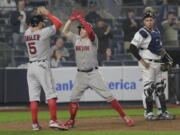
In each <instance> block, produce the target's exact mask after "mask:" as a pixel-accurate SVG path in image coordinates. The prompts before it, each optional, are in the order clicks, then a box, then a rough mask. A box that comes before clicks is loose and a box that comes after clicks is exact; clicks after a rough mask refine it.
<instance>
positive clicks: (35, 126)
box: [32, 123, 42, 131]
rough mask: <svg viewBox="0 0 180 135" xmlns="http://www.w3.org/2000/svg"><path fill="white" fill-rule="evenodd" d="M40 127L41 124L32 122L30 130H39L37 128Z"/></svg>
mask: <svg viewBox="0 0 180 135" xmlns="http://www.w3.org/2000/svg"><path fill="white" fill-rule="evenodd" d="M41 129H42V128H41V126H40V125H39V124H38V123H34V124H32V130H33V131H39V130H41Z"/></svg>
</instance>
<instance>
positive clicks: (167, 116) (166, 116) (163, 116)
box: [158, 111, 176, 120]
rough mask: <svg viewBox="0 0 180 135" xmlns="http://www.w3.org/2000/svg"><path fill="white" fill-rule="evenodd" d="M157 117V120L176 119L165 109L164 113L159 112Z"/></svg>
mask: <svg viewBox="0 0 180 135" xmlns="http://www.w3.org/2000/svg"><path fill="white" fill-rule="evenodd" d="M158 119H159V120H174V119H176V115H172V114H170V113H168V112H167V111H166V112H164V113H161V114H159V115H158Z"/></svg>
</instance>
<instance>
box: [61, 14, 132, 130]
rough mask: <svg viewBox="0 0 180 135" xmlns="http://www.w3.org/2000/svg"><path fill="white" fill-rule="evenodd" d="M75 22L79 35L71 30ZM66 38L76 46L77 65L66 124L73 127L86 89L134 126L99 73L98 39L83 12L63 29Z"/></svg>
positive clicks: (72, 18) (73, 15) (69, 21)
mask: <svg viewBox="0 0 180 135" xmlns="http://www.w3.org/2000/svg"><path fill="white" fill-rule="evenodd" d="M74 20H79V22H80V23H81V26H78V29H79V35H77V34H74V33H72V32H71V31H70V30H69V29H70V26H71V24H72V22H73V21H74ZM63 33H64V34H65V36H66V37H67V38H68V39H69V40H71V41H72V42H73V44H74V49H75V57H76V64H77V67H78V69H77V71H78V72H77V75H76V77H75V83H74V88H73V91H72V93H71V98H70V103H69V107H70V115H71V117H70V119H69V120H68V121H67V122H66V123H65V125H66V126H68V127H73V126H74V124H75V117H76V114H77V111H78V108H79V104H78V102H79V100H80V98H81V96H82V94H83V93H84V92H85V90H86V89H88V88H92V89H93V90H95V91H96V92H97V93H98V94H99V95H100V96H101V97H103V98H104V99H106V101H107V102H109V103H111V105H112V107H113V108H114V109H115V110H116V111H117V112H118V113H119V114H120V116H121V117H122V119H123V120H124V121H125V123H126V124H127V125H128V126H132V125H133V121H132V120H131V119H130V118H129V117H128V116H127V115H126V114H125V113H124V111H123V108H122V107H121V106H120V104H119V102H118V101H117V100H116V99H115V98H114V96H113V95H112V94H111V93H110V91H109V90H108V88H107V86H106V84H105V82H104V80H103V79H102V77H101V75H100V73H99V72H98V61H97V49H98V39H97V36H96V35H95V33H94V31H93V29H92V27H91V25H90V24H89V23H87V22H86V21H85V20H84V18H83V13H82V12H81V11H74V12H73V13H72V15H71V16H70V18H69V20H68V21H67V23H66V24H65V27H64V29H63Z"/></svg>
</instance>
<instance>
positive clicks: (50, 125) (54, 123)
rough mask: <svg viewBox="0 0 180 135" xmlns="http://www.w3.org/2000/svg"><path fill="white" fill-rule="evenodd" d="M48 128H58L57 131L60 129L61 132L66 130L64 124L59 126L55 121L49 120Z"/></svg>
mask: <svg viewBox="0 0 180 135" xmlns="http://www.w3.org/2000/svg"><path fill="white" fill-rule="evenodd" d="M49 127H50V128H58V129H61V130H68V127H67V126H65V125H64V124H61V123H60V122H59V121H57V120H50V121H49Z"/></svg>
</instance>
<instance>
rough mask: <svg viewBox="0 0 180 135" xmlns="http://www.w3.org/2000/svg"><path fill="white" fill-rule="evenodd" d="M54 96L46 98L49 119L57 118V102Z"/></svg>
mask: <svg viewBox="0 0 180 135" xmlns="http://www.w3.org/2000/svg"><path fill="white" fill-rule="evenodd" d="M56 100H57V99H56V98H52V99H48V106H49V111H50V119H51V120H57V117H56V116H57V115H56V112H57V104H56Z"/></svg>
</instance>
